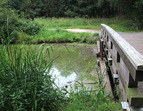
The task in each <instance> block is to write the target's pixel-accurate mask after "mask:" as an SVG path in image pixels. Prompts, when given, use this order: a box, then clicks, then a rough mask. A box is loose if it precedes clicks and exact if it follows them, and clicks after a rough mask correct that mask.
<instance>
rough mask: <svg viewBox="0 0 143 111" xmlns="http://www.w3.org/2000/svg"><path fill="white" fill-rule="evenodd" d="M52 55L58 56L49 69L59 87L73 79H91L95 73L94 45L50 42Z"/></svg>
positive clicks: (71, 82) (72, 81)
mask: <svg viewBox="0 0 143 111" xmlns="http://www.w3.org/2000/svg"><path fill="white" fill-rule="evenodd" d="M51 46H52V49H53V51H52V57H58V58H57V59H56V60H55V61H54V63H53V67H52V69H51V71H50V74H52V76H53V77H55V78H56V79H55V82H56V84H57V85H58V86H59V87H63V86H67V85H70V84H73V83H74V82H75V81H85V82H89V81H91V80H92V81H93V78H94V76H95V75H96V69H95V65H96V46H95V45H87V44H51Z"/></svg>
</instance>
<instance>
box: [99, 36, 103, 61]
mask: <svg viewBox="0 0 143 111" xmlns="http://www.w3.org/2000/svg"><path fill="white" fill-rule="evenodd" d="M103 48H104V47H103V39H101V40H100V57H101V60H103V51H104V49H103Z"/></svg>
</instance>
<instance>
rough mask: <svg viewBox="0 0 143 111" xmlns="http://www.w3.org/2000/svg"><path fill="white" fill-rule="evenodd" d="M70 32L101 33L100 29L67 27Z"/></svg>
mask: <svg viewBox="0 0 143 111" xmlns="http://www.w3.org/2000/svg"><path fill="white" fill-rule="evenodd" d="M65 30H67V31H69V32H80V33H82V32H87V33H100V32H101V31H100V30H94V29H65Z"/></svg>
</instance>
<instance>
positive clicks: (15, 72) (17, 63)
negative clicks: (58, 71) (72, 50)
mask: <svg viewBox="0 0 143 111" xmlns="http://www.w3.org/2000/svg"><path fill="white" fill-rule="evenodd" d="M49 50H50V49H49V48H46V47H44V46H43V45H41V46H40V47H38V48H37V47H36V46H35V48H33V47H31V46H25V47H23V46H18V45H17V46H15V45H14V46H1V47H0V110H1V111H48V110H50V111H56V110H58V109H59V108H60V103H61V101H62V102H63V101H64V98H65V97H64V94H63V93H62V91H61V90H60V89H59V88H58V87H56V86H55V84H54V80H53V79H52V78H51V75H49V70H50V68H51V65H52V62H53V60H54V58H49Z"/></svg>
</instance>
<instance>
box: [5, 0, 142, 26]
mask: <svg viewBox="0 0 143 111" xmlns="http://www.w3.org/2000/svg"><path fill="white" fill-rule="evenodd" d="M8 5H9V6H10V7H11V8H13V9H16V10H17V11H18V13H19V14H20V16H25V17H26V18H32V19H34V18H35V17H86V18H91V17H113V16H126V17H128V18H132V19H134V20H135V21H136V22H140V23H139V24H138V25H139V28H143V26H142V25H143V24H142V22H143V21H142V20H143V16H142V13H143V9H142V6H143V0H9V2H8Z"/></svg>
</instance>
